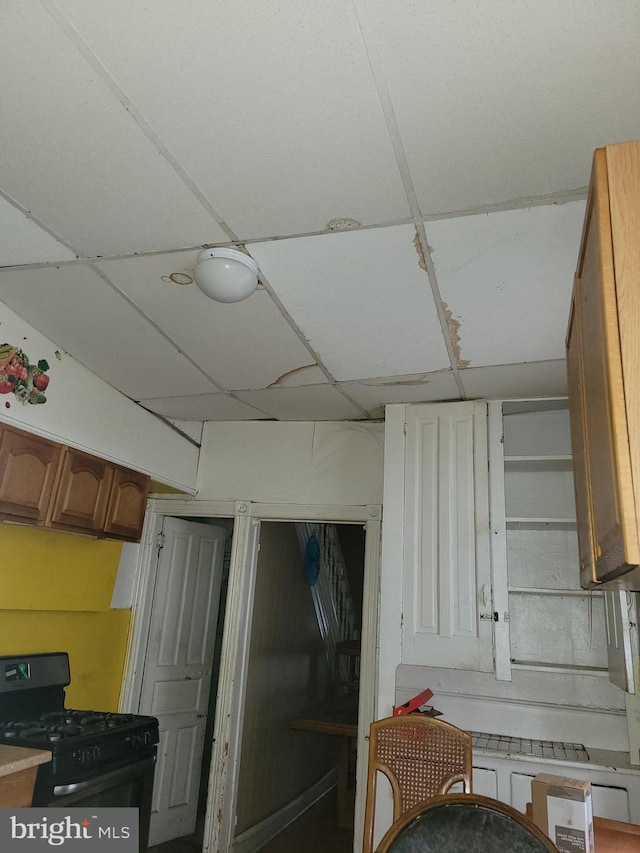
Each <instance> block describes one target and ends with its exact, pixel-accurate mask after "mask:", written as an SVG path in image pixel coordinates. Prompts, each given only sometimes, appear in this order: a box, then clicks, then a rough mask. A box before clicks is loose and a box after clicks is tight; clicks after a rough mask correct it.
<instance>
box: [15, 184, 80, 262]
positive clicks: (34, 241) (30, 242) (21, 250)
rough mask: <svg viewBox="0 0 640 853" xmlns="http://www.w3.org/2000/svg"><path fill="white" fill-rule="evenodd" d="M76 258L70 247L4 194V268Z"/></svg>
mask: <svg viewBox="0 0 640 853" xmlns="http://www.w3.org/2000/svg"><path fill="white" fill-rule="evenodd" d="M74 258H75V255H74V253H73V252H71V251H69V249H67V247H66V246H63V245H62V243H60V242H59V241H58V240H56V239H55V237H52V236H51V234H47V232H46V231H44V230H43V229H42V228H40V226H39V225H36V223H35V222H34V221H33V220H32V219H29V217H28V216H25V214H24V213H22V212H21V211H19V210H18V209H17V208H16V207H14V206H13V205H12V204H9V202H8V201H6V199H4V198H2V197H1V196H0V267H9V266H13V265H18V264H37V263H40V262H45V261H70V260H73V259H74Z"/></svg>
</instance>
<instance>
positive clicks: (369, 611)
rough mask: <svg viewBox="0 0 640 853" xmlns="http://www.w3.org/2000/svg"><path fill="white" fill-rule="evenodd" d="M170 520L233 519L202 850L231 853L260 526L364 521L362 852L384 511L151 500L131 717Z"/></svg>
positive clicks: (131, 657)
mask: <svg viewBox="0 0 640 853" xmlns="http://www.w3.org/2000/svg"><path fill="white" fill-rule="evenodd" d="M167 515H169V516H182V517H185V518H188V517H191V518H198V517H199V518H233V519H234V528H233V542H232V552H231V565H230V569H229V586H228V590H227V602H226V612H225V620H224V632H223V638H222V653H221V659H220V674H219V678H218V697H217V702H216V713H215V722H214V731H213V739H214V743H213V750H212V756H211V767H210V772H209V788H208V794H207V813H206V819H205V827H204V840H203V853H229V851H231V848H232V844H233V835H234V825H235V807H236V798H237V788H238V771H239V763H240V746H241V742H242V718H243V713H242V709H243V706H244V689H245V684H246V675H247V662H248V648H249V629H250V625H251V613H252V609H253V607H252V605H253V590H254V587H255V569H256V563H257V544H258V538H259V528H260V522H261V521H289V522H295V521H316V522H320V523H332V522H335V523H342V524H362V525H363V527H364V528H365V534H366V536H365V555H364V588H363V601H362V641H361V642H362V648H361V660H360V697H359V707H358V760H357V767H356V803H355V824H354V830H355V831H354V848H353V849H354V851H359V850H361V849H362V827H363V823H364V805H365V802H364V801H365V792H366V780H367V755H368V749H367V737H368V734H369V725H370V723H371V722H372V721H373V720H374V719H376V716H377V694H378V634H379V618H378V611H379V600H380V535H381V516H382V508H381V506H380V505H368V506H333V505H328V504H327V505H325V504H323V505H303V504H273V503H252V502H251V501H203V500H196V499H188V500H175V499H172V498H167V499H164V498H157V499H153V500H150V501H149V504H148V507H147V515H146V519H145V525H144V530H143V534H142V540H141V547H140V549H139V553H138V561H137V566H136V572H135V579H134V585H133V590H132V608H131V609H132V628H131V632H130V637H129V646H128V649H127V659H126V662H125V672H124V679H123V685H122V691H121V699H120V709H121V710H123V711H125V710H126V711H129V712H136V711H137V709H138V707H139V702H140V688H141V684H142V672H143V668H144V658H145V653H146V643H147V636H148V633H149V624H150V617H151V605H152V601H153V587H154V581H155V573H154V567H155V562H154V561H155V555H156V547H157V545H156V542H157V537H158V534H159V532H160V530H161V527H162V520H163V517H164V516H167Z"/></svg>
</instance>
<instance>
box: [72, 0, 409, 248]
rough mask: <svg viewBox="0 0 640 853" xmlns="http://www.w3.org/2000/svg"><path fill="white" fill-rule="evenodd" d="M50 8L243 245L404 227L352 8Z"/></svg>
mask: <svg viewBox="0 0 640 853" xmlns="http://www.w3.org/2000/svg"><path fill="white" fill-rule="evenodd" d="M57 6H58V7H59V8H60V9H61V10H62V12H63V14H64V15H66V16H67V18H68V19H69V20H70V21H71V23H72V25H73V27H74V28H75V29H76V30H77V31H78V32H79V34H80V36H81V37H82V38H83V39H84V40H85V41H86V43H87V44H88V45H89V46H90V49H91V50H92V51H93V52H94V53H95V54H96V55H97V57H98V58H99V61H100V62H101V63H103V64H104V65H105V67H106V68H107V69H108V71H109V72H110V73H111V74H112V75H113V76H114V77H115V78H116V79H117V81H118V83H119V85H120V86H121V87H122V89H123V90H124V91H125V92H126V93H127V95H128V97H129V98H130V99H131V100H132V101H133V102H134V103H135V104H136V105H137V107H138V109H139V110H140V111H141V112H142V113H143V114H144V116H145V118H146V119H147V121H148V122H150V124H151V125H152V126H153V128H154V131H155V132H156V133H157V134H158V136H159V138H160V139H161V140H162V141H163V142H164V144H166V145H167V146H168V147H169V149H170V150H171V151H172V152H173V154H174V155H175V156H176V157H177V159H178V160H179V161H180V163H181V164H182V166H183V167H184V168H185V169H186V170H187V172H188V173H189V175H190V176H191V177H192V178H193V180H194V181H195V182H196V184H197V185H198V186H199V187H200V189H201V190H202V191H203V192H204V194H205V195H206V197H207V198H208V199H209V200H210V201H211V202H212V204H213V205H214V206H215V207H216V209H217V210H218V211H219V212H220V213H221V214H222V215H223V217H224V219H225V220H226V221H227V222H228V223H229V224H230V226H231V227H232V229H233V230H234V231H235V233H236V234H237V235H238V236H240V237H241V238H243V239H246V238H248V237H253V238H257V237H264V236H273V235H286V234H295V233H300V232H305V231H318V230H322V229H324V228H325V226H326V224H327V222H328V221H329V220H332V219H334V218H336V217H349V218H352V219H356V220H358V221H360V222H362V223H365V224H366V223H369V224H370V223H374V222H381V221H383V222H388V221H392V220H398V219H402V218H406V217H407V216H408V215H409V207H408V203H407V200H406V196H405V192H404V188H403V184H402V181H401V177H400V172H399V170H398V167H397V164H396V160H395V156H394V153H393V147H392V143H391V138H390V135H389V132H388V129H387V125H386V122H385V118H384V114H383V111H382V108H381V105H380V99H379V96H378V94H377V91H376V88H375V85H374V80H373V76H372V73H371V69H370V65H369V57H368V55H367V51H366V49H365V46H364V44H363V39H362V33H361V31H360V27H359V23H358V20H357V17H356V14H355V11H354V9H353V6H352V4H351V3H345V2H343V0H325V2H324V3H315V4H314V3H300V2H299V0H280V2H278V3H266V4H265V3H260V2H256V1H255V0H249V2H244V3H210V2H205V0H195V2H193V3H191V4H190V6H189V13H188V14H185V10H184V4H183V3H181V2H180V0H165V2H163V3H162V7H161V9H157V10H156V9H155V8H154V14H153V15H149V12H148V8H147V7H146V6H145V5H144V4H135V3H134V4H132V3H130V2H129V0H112V1H111V2H110V3H109V4H106V5H105V4H104V3H102V2H99V0H58V2H57ZM210 239H213V238H210ZM193 242H195V239H194V240H192V244H193ZM175 245H178V244H175Z"/></svg>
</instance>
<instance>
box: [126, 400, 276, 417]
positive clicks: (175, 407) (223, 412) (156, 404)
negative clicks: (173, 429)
mask: <svg viewBox="0 0 640 853" xmlns="http://www.w3.org/2000/svg"><path fill="white" fill-rule="evenodd" d="M139 402H140V405H141V406H142V407H143V408H145V409H148V410H149V411H150V412H155V413H156V414H157V415H162V416H163V417H166V418H171V419H174V418H181V419H183V420H189V421H259V420H267V419H269V415H267V414H265V413H264V412H261V411H259V410H257V409H255V408H253V406H250V405H246V404H245V403H243V402H241V401H240V400H235V399H234V398H233V397H230V396H229V395H228V394H194V395H192V396H186V397H159V398H156V399H149V400H140V401H139Z"/></svg>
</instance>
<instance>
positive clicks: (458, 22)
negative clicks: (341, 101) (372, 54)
mask: <svg viewBox="0 0 640 853" xmlns="http://www.w3.org/2000/svg"><path fill="white" fill-rule="evenodd" d="M358 5H359V8H363V9H367V10H368V18H369V20H370V24H371V27H372V28H373V29H374V31H375V36H376V46H377V48H378V50H379V55H380V57H381V63H382V68H383V72H384V76H385V79H386V81H387V84H388V87H389V92H390V97H391V100H392V102H393V106H394V113H395V116H396V119H397V121H398V125H399V129H400V134H401V137H402V141H403V145H404V150H405V152H406V155H407V159H408V162H409V168H410V171H411V175H412V178H413V183H414V185H415V188H416V192H417V196H418V201H419V205H420V209H421V211H422V213H423V214H424V215H428V214H438V213H440V214H442V213H445V212H450V211H456V210H465V209H469V208H472V207H474V206H476V205H483V204H485V205H486V204H492V203H496V202H501V201H505V200H511V199H524V198H527V197H531V196H539V195H543V194H548V193H555V192H560V191H565V192H566V191H567V190H574V189H576V188H578V187H585V186H586V185H587V184H588V182H589V172H590V166H591V158H592V153H593V149H594V148H596V147H598V146H600V145H604V144H608V143H611V142H622V141H625V140H628V139H635V138H637V136H638V89H639V87H640V51H638V47H637V43H638V33H639V32H640V5H639V4H637V3H617V4H611V3H591V4H588V6H585V4H581V3H576V2H567V3H558V2H556V0H539V2H537V3H506V4H505V3H504V2H503V0H484V2H482V3H452V2H451V0H430V2H429V3H424V2H420V0H405V1H404V2H402V3H396V4H394V5H393V14H390V6H389V3H388V0H367V2H366V3H360V4H358ZM418 105H419V106H418ZM434 119H435V120H434Z"/></svg>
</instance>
